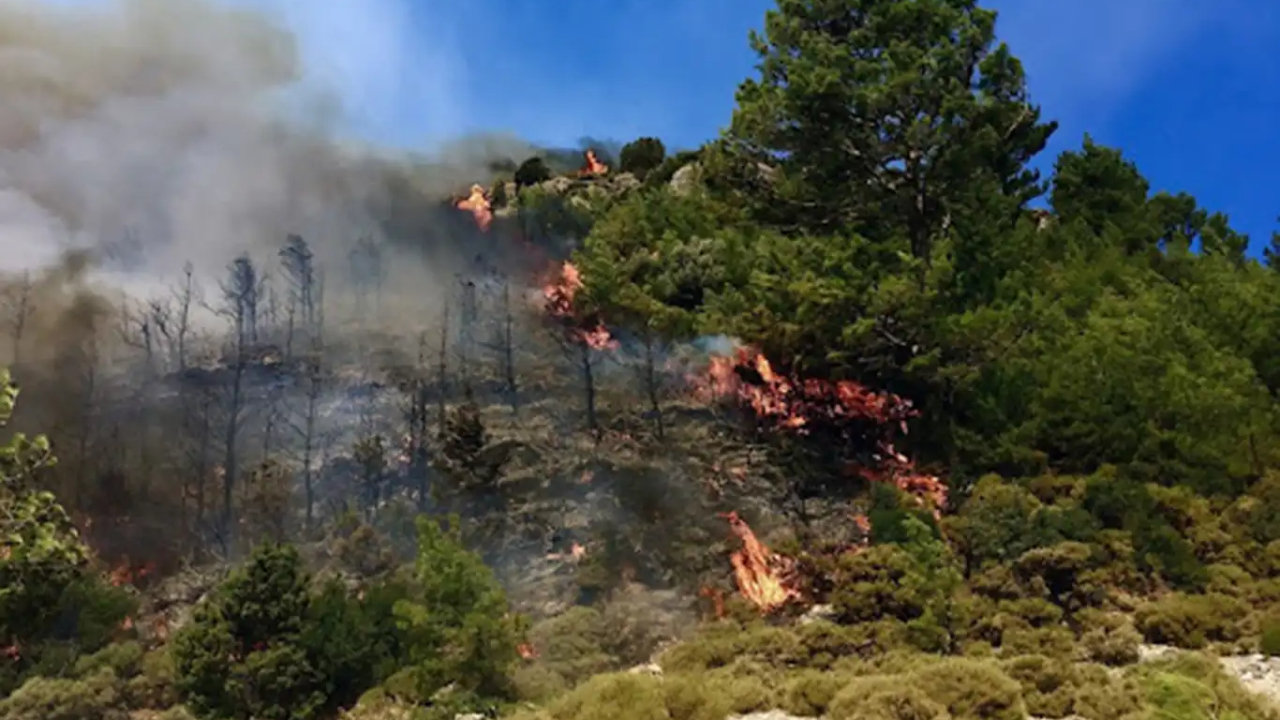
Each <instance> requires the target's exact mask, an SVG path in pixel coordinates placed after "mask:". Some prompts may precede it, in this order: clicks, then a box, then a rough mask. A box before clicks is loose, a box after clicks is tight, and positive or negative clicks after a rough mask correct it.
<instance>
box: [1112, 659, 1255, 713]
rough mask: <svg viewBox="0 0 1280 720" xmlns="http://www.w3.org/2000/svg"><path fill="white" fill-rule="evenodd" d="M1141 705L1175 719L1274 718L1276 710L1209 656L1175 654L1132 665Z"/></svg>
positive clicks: (1132, 674) (1150, 710) (1151, 711)
mask: <svg viewBox="0 0 1280 720" xmlns="http://www.w3.org/2000/svg"><path fill="white" fill-rule="evenodd" d="M1131 677H1132V679H1133V680H1134V681H1136V683H1137V685H1138V687H1139V689H1140V691H1141V693H1142V698H1143V701H1144V704H1145V705H1146V707H1147V708H1148V710H1149V712H1150V716H1152V717H1165V718H1176V719H1177V720H1212V719H1214V718H1222V719H1225V718H1233V719H1235V718H1238V719H1239V720H1277V719H1280V711H1277V709H1276V706H1275V705H1274V704H1272V703H1271V702H1270V701H1269V700H1267V699H1264V698H1261V697H1259V696H1257V695H1255V694H1253V693H1251V692H1249V691H1247V690H1246V689H1245V688H1244V687H1243V686H1242V685H1241V684H1240V682H1239V681H1238V680H1236V679H1235V678H1233V677H1230V676H1229V675H1227V674H1226V672H1225V671H1223V669H1222V666H1221V664H1219V662H1218V661H1217V660H1216V659H1215V658H1212V657H1209V656H1207V655H1202V654H1199V653H1179V654H1178V655H1176V656H1174V657H1172V658H1169V659H1164V660H1159V661H1155V662H1149V663H1143V664H1142V665H1138V666H1136V667H1135V668H1134V670H1133V671H1132V673H1131Z"/></svg>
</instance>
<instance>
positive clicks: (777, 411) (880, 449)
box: [693, 348, 947, 517]
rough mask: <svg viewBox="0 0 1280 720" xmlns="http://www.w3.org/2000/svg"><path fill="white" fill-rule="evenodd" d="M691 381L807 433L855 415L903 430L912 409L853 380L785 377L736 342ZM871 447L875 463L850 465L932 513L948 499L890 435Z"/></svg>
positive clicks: (709, 397) (706, 395)
mask: <svg viewBox="0 0 1280 720" xmlns="http://www.w3.org/2000/svg"><path fill="white" fill-rule="evenodd" d="M693 383H694V388H695V393H696V394H697V395H699V396H700V397H701V398H702V399H703V400H705V401H722V400H726V399H728V400H732V401H735V402H738V403H740V404H742V405H745V406H746V407H748V408H750V409H751V410H752V411H753V412H754V414H755V415H756V417H758V418H761V419H765V420H769V421H771V422H773V423H776V424H777V425H778V426H780V427H783V428H788V429H790V430H792V431H794V432H797V433H800V434H804V433H808V432H809V431H810V429H811V427H812V426H813V425H815V424H816V423H818V422H828V423H830V422H847V421H857V420H866V421H870V422H871V423H873V424H875V425H877V426H887V427H889V428H891V429H892V428H896V429H898V430H899V431H901V432H902V433H904V434H905V433H906V432H907V420H908V419H910V418H912V417H914V416H915V415H916V414H917V413H916V411H915V409H914V408H913V407H912V406H911V402H910V401H909V400H907V399H905V398H901V397H898V396H897V395H894V394H892V393H879V392H875V391H872V390H870V389H869V388H867V387H866V386H864V385H862V384H860V383H857V382H854V381H852V380H841V381H834V382H833V381H827V380H817V379H812V378H810V379H795V378H790V377H786V376H784V375H783V374H781V373H779V372H777V371H776V370H775V369H774V368H773V365H772V364H771V363H770V362H769V359H768V358H766V357H765V356H764V355H762V354H760V353H759V352H758V351H756V350H753V349H751V348H739V349H738V350H737V351H736V353H734V355H732V356H729V357H724V356H715V357H712V358H711V364H710V366H709V368H708V370H707V372H706V374H705V375H703V376H699V377H695V378H693ZM875 447H876V450H877V452H876V453H875V455H874V460H875V462H876V465H875V466H874V467H871V468H868V467H866V466H865V465H856V466H851V467H850V470H851V471H853V472H855V473H856V474H859V475H861V476H862V477H865V478H867V479H868V480H872V481H876V482H890V483H893V484H894V485H896V486H897V487H899V488H900V489H902V490H903V491H904V492H906V493H908V494H910V495H911V496H912V497H915V498H916V499H917V501H918V502H920V504H921V505H923V506H925V507H927V508H929V510H930V511H931V512H933V513H934V515H935V517H937V516H938V515H939V513H940V512H941V509H942V508H943V507H945V506H946V503H947V488H946V485H945V484H944V483H943V482H942V481H941V480H940V479H939V478H937V477H936V476H933V475H928V474H924V473H921V472H919V471H917V470H916V468H915V465H914V464H913V463H912V462H911V460H909V459H908V458H907V457H906V456H904V455H903V454H902V453H900V452H898V451H897V450H896V449H894V446H893V443H892V441H891V440H890V439H888V438H877V439H876V440H875Z"/></svg>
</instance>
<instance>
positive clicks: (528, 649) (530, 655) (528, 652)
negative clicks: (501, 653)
mask: <svg viewBox="0 0 1280 720" xmlns="http://www.w3.org/2000/svg"><path fill="white" fill-rule="evenodd" d="M516 652H517V653H519V654H520V657H521V658H522V659H524V660H532V659H534V658H536V657H538V650H537V649H536V648H534V647H533V645H532V644H530V643H527V642H526V643H520V644H519V645H517V646H516Z"/></svg>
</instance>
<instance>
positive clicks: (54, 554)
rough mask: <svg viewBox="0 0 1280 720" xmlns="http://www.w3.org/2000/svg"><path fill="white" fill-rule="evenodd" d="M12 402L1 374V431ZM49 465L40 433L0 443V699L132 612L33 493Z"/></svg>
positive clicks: (58, 512) (61, 512)
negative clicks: (2, 659)
mask: <svg viewBox="0 0 1280 720" xmlns="http://www.w3.org/2000/svg"><path fill="white" fill-rule="evenodd" d="M17 399H18V388H17V386H16V385H15V384H14V383H13V382H11V380H10V377H9V374H8V372H7V371H5V370H0V428H3V427H4V426H5V425H7V424H8V421H9V419H10V418H11V417H12V415H13V410H14V406H15V404H16V402H17ZM54 462H55V458H54V456H53V453H52V450H51V449H50V446H49V441H48V440H47V439H46V438H45V437H44V436H37V437H27V436H26V435H23V434H22V433H14V434H13V436H12V437H11V438H10V439H9V442H8V443H7V444H5V445H3V446H0V649H3V650H4V654H5V656H6V662H4V663H3V664H2V665H0V694H5V693H8V692H9V691H11V690H13V689H14V688H15V687H17V685H18V684H19V683H20V682H21V680H22V679H23V677H25V676H26V675H27V674H29V673H31V672H33V671H38V670H39V669H40V667H41V665H42V664H43V663H45V662H46V661H49V662H50V663H54V662H56V661H57V660H58V659H61V660H62V661H66V660H67V658H68V657H69V658H71V659H74V657H75V655H76V654H77V653H78V652H85V651H87V652H93V651H95V650H97V649H99V648H101V647H102V646H103V645H105V644H106V643H107V642H108V641H109V640H111V639H112V637H113V635H114V634H115V631H116V628H117V627H118V625H119V623H120V621H121V620H122V619H123V618H124V617H125V616H126V615H127V614H128V613H129V612H131V611H132V609H133V607H134V603H133V602H132V601H131V600H130V598H128V597H127V596H125V595H124V594H123V593H122V592H121V591H118V590H115V589H114V588H111V587H109V586H108V585H107V584H106V583H105V582H104V581H103V579H102V578H101V577H99V576H98V575H96V574H95V573H94V572H93V570H92V569H91V567H90V565H89V561H90V551H89V548H88V546H87V545H86V544H85V543H84V541H83V540H82V539H81V538H80V535H79V533H78V532H77V531H76V528H75V526H74V525H73V523H72V522H71V518H70V516H69V515H68V514H67V512H66V510H65V509H64V508H63V507H62V505H61V504H60V503H59V502H58V501H57V499H56V498H55V497H54V495H53V494H52V493H50V492H47V491H44V490H41V489H39V486H38V484H37V479H38V476H39V474H40V472H41V471H42V470H44V469H46V468H49V467H51V466H53V464H54Z"/></svg>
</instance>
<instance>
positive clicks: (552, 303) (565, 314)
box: [542, 262, 618, 350]
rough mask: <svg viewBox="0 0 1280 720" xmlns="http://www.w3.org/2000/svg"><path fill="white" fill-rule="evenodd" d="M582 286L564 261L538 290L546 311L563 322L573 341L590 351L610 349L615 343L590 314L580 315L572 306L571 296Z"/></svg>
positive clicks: (574, 270) (576, 269)
mask: <svg viewBox="0 0 1280 720" xmlns="http://www.w3.org/2000/svg"><path fill="white" fill-rule="evenodd" d="M581 289H582V275H581V273H579V271H578V268H577V267H575V266H574V264H573V263H570V262H566V263H565V264H564V265H563V266H562V267H561V268H560V274H559V277H557V278H556V279H555V280H554V281H552V282H550V283H547V284H546V285H545V286H544V287H543V290H542V295H543V297H544V298H545V306H546V310H547V314H549V315H551V316H552V317H554V318H556V319H558V320H559V321H561V322H562V323H563V324H564V325H565V329H566V332H567V333H568V334H569V336H570V337H571V338H573V339H574V340H576V341H577V342H580V343H582V344H583V345H586V346H587V347H589V348H591V349H593V350H612V349H614V348H616V347H617V346H618V343H617V341H616V340H614V339H613V337H612V336H610V335H609V330H608V328H606V327H605V326H604V323H602V322H601V321H600V318H599V317H597V316H596V315H595V314H594V313H591V314H588V315H585V316H582V315H579V313H578V312H577V308H575V306H574V303H573V301H574V298H575V297H576V296H577V294H578V291H579V290H581Z"/></svg>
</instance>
